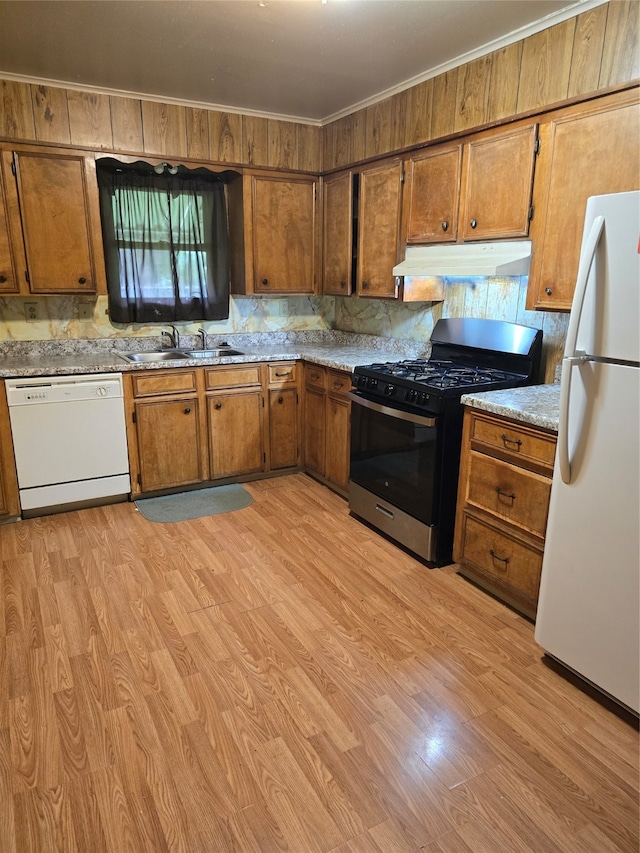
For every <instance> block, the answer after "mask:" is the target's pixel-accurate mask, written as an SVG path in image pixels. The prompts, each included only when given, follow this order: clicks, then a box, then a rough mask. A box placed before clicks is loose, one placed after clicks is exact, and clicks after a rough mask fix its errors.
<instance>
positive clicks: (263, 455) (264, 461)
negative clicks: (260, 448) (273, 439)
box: [262, 453, 267, 465]
mask: <svg viewBox="0 0 640 853" xmlns="http://www.w3.org/2000/svg"><path fill="white" fill-rule="evenodd" d="M262 463H263V465H266V464H267V454H266V453H263V454H262Z"/></svg>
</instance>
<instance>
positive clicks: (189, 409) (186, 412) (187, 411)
mask: <svg viewBox="0 0 640 853" xmlns="http://www.w3.org/2000/svg"><path fill="white" fill-rule="evenodd" d="M190 411H191V408H190V406H186V407H185V410H184V413H185V415H188V414H189V412H190Z"/></svg>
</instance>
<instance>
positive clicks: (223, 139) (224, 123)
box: [209, 110, 249, 163]
mask: <svg viewBox="0 0 640 853" xmlns="http://www.w3.org/2000/svg"><path fill="white" fill-rule="evenodd" d="M242 127H243V117H242V116H240V115H236V114H235V113H223V112H218V111H216V110H210V111H209V157H210V159H211V160H215V161H216V162H218V163H242V162H243V159H242V156H243V147H242ZM247 162H249V161H247Z"/></svg>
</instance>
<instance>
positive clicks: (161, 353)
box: [118, 349, 190, 362]
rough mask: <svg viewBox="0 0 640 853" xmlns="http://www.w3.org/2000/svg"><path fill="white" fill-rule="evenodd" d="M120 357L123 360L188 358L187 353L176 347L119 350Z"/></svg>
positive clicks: (173, 359)
mask: <svg viewBox="0 0 640 853" xmlns="http://www.w3.org/2000/svg"><path fill="white" fill-rule="evenodd" d="M118 355H119V356H120V358H123V359H124V360H125V361H135V362H142V361H175V360H176V359H180V358H190V356H189V353H187V352H184V351H183V350H177V349H163V350H157V351H155V352H154V351H151V352H126V353H124V352H121V353H118Z"/></svg>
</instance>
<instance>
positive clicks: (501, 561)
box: [489, 548, 509, 566]
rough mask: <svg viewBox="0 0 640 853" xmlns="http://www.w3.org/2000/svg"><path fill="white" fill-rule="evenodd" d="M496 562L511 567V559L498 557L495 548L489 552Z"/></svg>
mask: <svg viewBox="0 0 640 853" xmlns="http://www.w3.org/2000/svg"><path fill="white" fill-rule="evenodd" d="M489 553H490V554H491V556H492V557H493V559H494V560H497V561H498V562H499V563H504V564H505V566H507V565H509V557H498V555H497V554H496V552H495V551H494V550H493V548H492V549H491V550H490V551H489Z"/></svg>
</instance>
